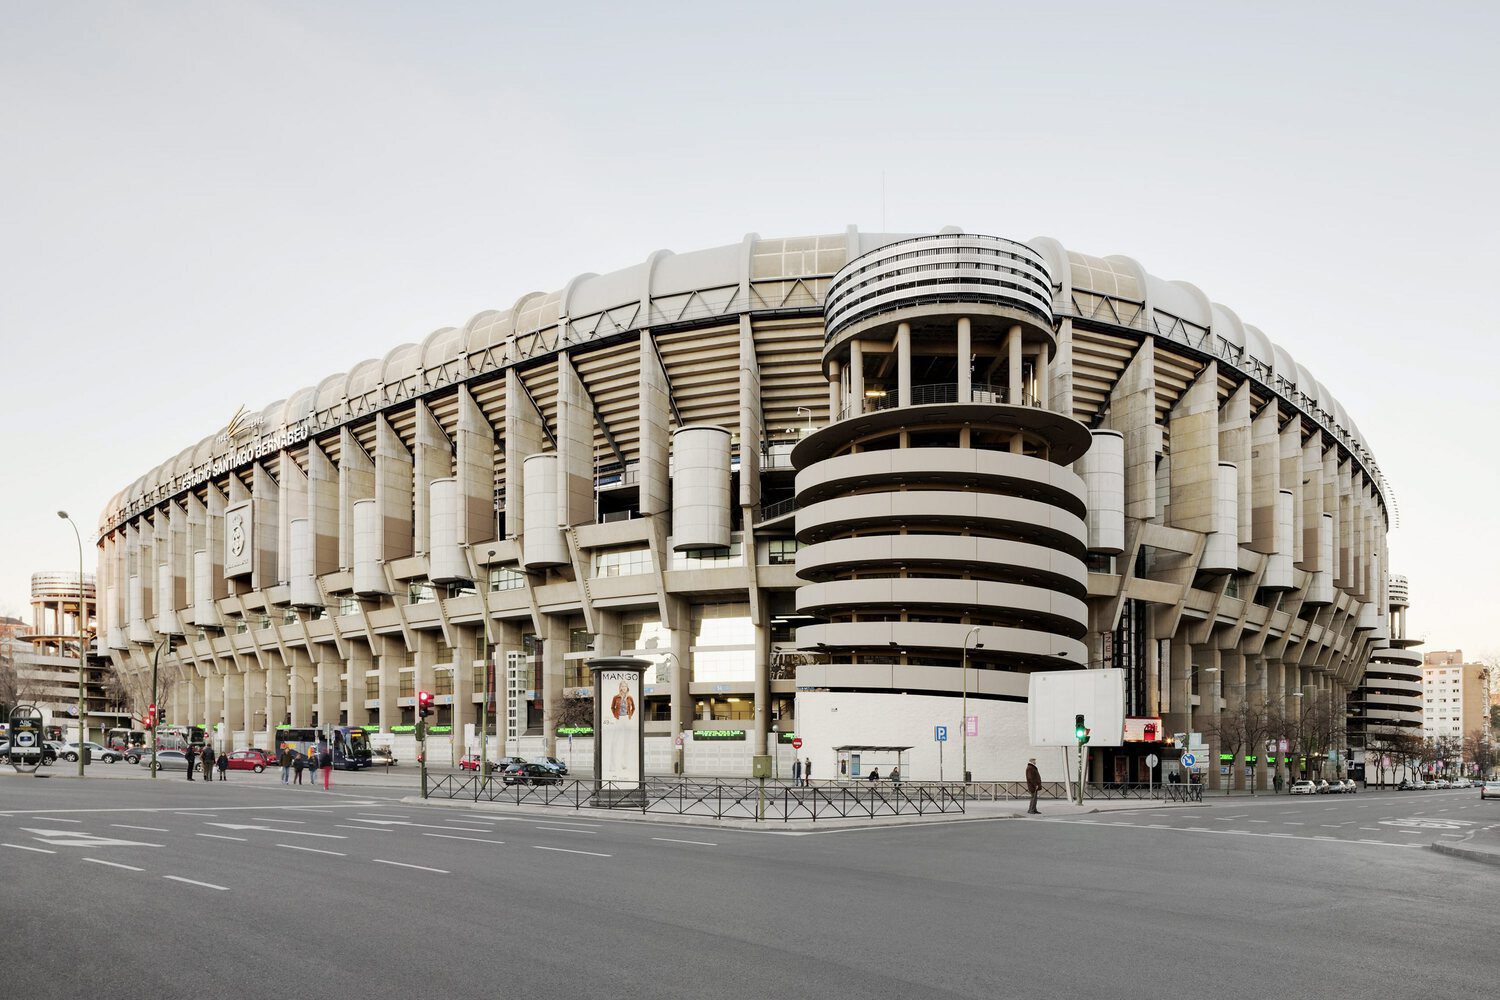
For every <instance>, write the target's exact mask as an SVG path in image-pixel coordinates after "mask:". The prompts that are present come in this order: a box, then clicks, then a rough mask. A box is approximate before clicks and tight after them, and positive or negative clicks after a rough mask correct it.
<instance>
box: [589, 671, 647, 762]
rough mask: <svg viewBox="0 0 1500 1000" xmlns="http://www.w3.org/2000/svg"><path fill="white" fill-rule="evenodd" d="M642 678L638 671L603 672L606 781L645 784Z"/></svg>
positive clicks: (602, 747)
mask: <svg viewBox="0 0 1500 1000" xmlns="http://www.w3.org/2000/svg"><path fill="white" fill-rule="evenodd" d="M640 677H641V675H640V674H639V673H638V672H636V671H634V670H601V671H599V691H600V694H601V695H602V697H603V699H604V705H603V711H602V712H600V713H599V714H600V715H601V716H602V717H603V718H602V719H601V722H600V726H601V727H602V729H603V731H602V732H601V733H600V761H599V777H600V778H601V779H603V780H604V781H630V782H638V781H640V780H641V756H640V755H641V712H640V706H641V692H640Z"/></svg>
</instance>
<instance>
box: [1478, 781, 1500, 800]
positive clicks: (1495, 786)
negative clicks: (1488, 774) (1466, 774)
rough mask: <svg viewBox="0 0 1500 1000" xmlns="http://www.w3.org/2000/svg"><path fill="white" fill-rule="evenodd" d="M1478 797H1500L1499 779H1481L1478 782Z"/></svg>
mask: <svg viewBox="0 0 1500 1000" xmlns="http://www.w3.org/2000/svg"><path fill="white" fill-rule="evenodd" d="M1479 797H1480V798H1481V799H1500V781H1481V782H1480V783H1479Z"/></svg>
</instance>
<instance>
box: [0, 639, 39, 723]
mask: <svg viewBox="0 0 1500 1000" xmlns="http://www.w3.org/2000/svg"><path fill="white" fill-rule="evenodd" d="M29 645H30V644H29V643H27V644H24V645H23V643H22V641H21V640H20V639H17V638H15V637H14V636H6V637H5V638H3V639H0V714H3V715H4V716H5V718H7V719H8V718H9V717H10V710H11V709H12V708H15V707H16V706H17V705H24V704H26V703H27V702H29V701H31V700H32V698H34V697H35V696H36V684H35V683H34V682H33V681H32V680H31V678H29V677H26V676H24V675H23V674H22V673H21V664H20V659H21V658H20V656H19V655H18V654H19V653H20V652H21V650H22V649H23V648H25V646H29Z"/></svg>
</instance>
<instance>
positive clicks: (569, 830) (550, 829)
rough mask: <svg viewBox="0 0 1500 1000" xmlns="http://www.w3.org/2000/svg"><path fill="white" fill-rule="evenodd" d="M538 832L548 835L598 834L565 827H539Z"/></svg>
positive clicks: (596, 831)
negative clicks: (541, 831) (544, 831)
mask: <svg viewBox="0 0 1500 1000" xmlns="http://www.w3.org/2000/svg"><path fill="white" fill-rule="evenodd" d="M536 829H538V830H546V831H547V832H549V833H598V832H599V831H598V830H577V829H574V828H572V827H566V826H539V827H536Z"/></svg>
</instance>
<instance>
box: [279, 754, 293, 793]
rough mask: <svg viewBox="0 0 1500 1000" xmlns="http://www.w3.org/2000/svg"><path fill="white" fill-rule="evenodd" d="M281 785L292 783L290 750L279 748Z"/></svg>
mask: <svg viewBox="0 0 1500 1000" xmlns="http://www.w3.org/2000/svg"><path fill="white" fill-rule="evenodd" d="M281 783H282V784H283V785H289V784H291V783H292V748H291V747H282V748H281Z"/></svg>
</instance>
